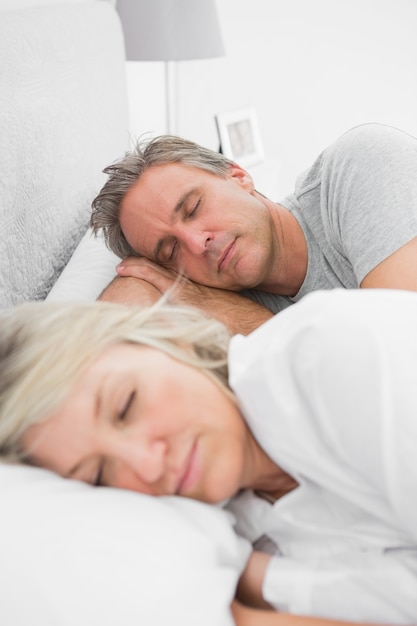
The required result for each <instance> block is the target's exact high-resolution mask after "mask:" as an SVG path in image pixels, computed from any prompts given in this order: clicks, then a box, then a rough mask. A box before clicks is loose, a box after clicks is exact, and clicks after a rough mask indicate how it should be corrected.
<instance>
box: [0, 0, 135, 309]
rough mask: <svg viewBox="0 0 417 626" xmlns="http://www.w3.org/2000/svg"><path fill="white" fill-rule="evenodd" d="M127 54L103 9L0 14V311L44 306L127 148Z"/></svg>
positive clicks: (65, 7) (113, 17) (92, 5)
mask: <svg viewBox="0 0 417 626" xmlns="http://www.w3.org/2000/svg"><path fill="white" fill-rule="evenodd" d="M127 129H128V120H127V98H126V83H125V63H124V44H123V37H122V30H121V26H120V22H119V20H118V17H117V13H116V11H115V10H114V8H113V7H112V5H111V4H110V3H108V2H99V1H97V0H96V1H91V2H74V3H71V4H57V5H48V6H45V7H39V8H38V7H36V8H28V9H20V10H16V11H2V12H0V306H1V307H3V308H4V307H9V306H11V305H13V304H17V303H19V302H21V301H23V300H28V299H43V298H44V297H45V296H46V295H47V293H48V291H49V290H50V288H51V286H52V285H53V284H54V282H55V280H56V278H57V277H58V276H59V274H60V272H61V270H62V269H63V267H64V266H65V264H66V262H67V261H68V259H69V258H70V256H71V254H72V252H73V250H74V248H75V247H76V245H77V244H78V242H79V240H80V239H81V237H82V235H83V234H84V232H85V230H86V227H87V223H88V219H89V215H90V203H91V200H92V199H93V197H94V195H95V194H96V193H97V191H98V190H99V188H100V187H101V185H102V183H103V181H104V175H103V174H102V173H101V172H102V169H103V167H104V166H105V165H107V164H109V163H110V162H112V161H113V160H115V159H117V158H119V157H120V156H121V155H122V154H123V153H124V151H125V150H126V148H127V142H128V132H127Z"/></svg>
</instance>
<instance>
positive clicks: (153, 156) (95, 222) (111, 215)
mask: <svg viewBox="0 0 417 626" xmlns="http://www.w3.org/2000/svg"><path fill="white" fill-rule="evenodd" d="M165 163H181V164H183V165H187V166H190V167H198V168H200V169H203V170H206V171H208V172H211V173H212V174H216V175H218V176H220V177H222V178H225V177H226V175H227V173H228V171H229V167H230V166H231V165H232V164H233V163H232V161H230V160H229V159H227V158H226V157H224V156H223V155H222V154H220V153H218V152H214V151H213V150H210V149H209V148H204V147H203V146H200V145H199V144H197V143H194V142H193V141H189V140H187V139H182V138H181V137H175V136H173V135H161V136H158V137H155V138H153V139H151V140H149V141H138V143H137V144H136V146H135V148H134V150H133V151H131V152H127V153H126V154H125V156H124V157H123V158H122V159H121V160H120V161H117V162H115V163H113V164H111V165H109V166H108V167H106V168H105V169H104V170H103V171H104V173H105V174H108V176H109V178H108V179H107V181H106V183H105V184H104V186H103V188H102V189H101V191H100V193H99V194H98V196H97V197H96V198H95V199H94V200H93V202H92V209H93V212H92V215H91V219H90V226H91V228H92V230H93V232H94V233H95V234H97V232H98V231H99V230H100V229H103V234H104V239H105V242H106V244H107V246H108V248H110V250H112V251H113V252H114V253H115V254H117V255H118V256H119V257H120V258H124V257H126V256H131V255H133V256H138V253H137V252H136V251H135V250H133V248H132V247H131V246H130V244H129V243H128V242H127V241H126V238H125V236H124V234H123V232H122V229H121V227H120V224H119V212H120V205H121V203H122V201H123V198H124V197H125V195H126V193H127V192H128V191H129V189H130V188H131V187H132V185H134V184H135V183H136V182H137V181H138V180H139V179H140V177H141V176H142V174H143V173H144V172H145V171H146V170H147V169H148V168H149V167H153V166H156V165H162V164H165Z"/></svg>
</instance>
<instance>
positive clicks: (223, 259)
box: [217, 239, 236, 272]
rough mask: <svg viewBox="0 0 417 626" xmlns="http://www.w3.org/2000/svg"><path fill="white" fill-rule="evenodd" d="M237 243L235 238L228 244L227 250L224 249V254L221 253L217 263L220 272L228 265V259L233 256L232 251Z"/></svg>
mask: <svg viewBox="0 0 417 626" xmlns="http://www.w3.org/2000/svg"><path fill="white" fill-rule="evenodd" d="M235 243H236V239H233V241H232V243H230V244H229V245H228V246H226V248H225V250H223V252H222V254H221V255H220V257H219V260H218V263H217V271H218V272H221V271H222V270H223V269H224V268H225V267H226V265H227V263H228V261H229V260H230V258H231V256H232V252H233V250H234V247H235Z"/></svg>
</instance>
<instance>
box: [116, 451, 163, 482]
mask: <svg viewBox="0 0 417 626" xmlns="http://www.w3.org/2000/svg"><path fill="white" fill-rule="evenodd" d="M166 451H167V445H166V443H165V442H164V441H161V440H154V441H148V442H138V441H131V442H128V444H127V445H126V446H124V449H123V450H120V455H119V458H118V463H117V464H116V467H115V482H116V483H118V485H116V486H121V485H120V483H121V482H123V483H125V482H126V481H127V480H128V482H129V484H130V483H132V481H133V483H134V482H136V483H137V485H138V488H137V490H138V491H141V489H140V488H139V486H140V485H141V484H142V483H143V484H144V485H146V486H149V487H152V485H154V484H156V483H159V482H161V481H162V480H163V478H164V476H165V471H166ZM133 483H132V485H133ZM144 491H147V489H144Z"/></svg>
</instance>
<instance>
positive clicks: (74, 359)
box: [0, 300, 231, 461]
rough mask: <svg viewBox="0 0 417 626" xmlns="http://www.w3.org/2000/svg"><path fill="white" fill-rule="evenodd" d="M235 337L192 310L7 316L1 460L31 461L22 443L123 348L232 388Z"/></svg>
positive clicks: (49, 307)
mask: <svg viewBox="0 0 417 626" xmlns="http://www.w3.org/2000/svg"><path fill="white" fill-rule="evenodd" d="M229 338H230V336H229V333H228V331H227V329H226V328H225V326H223V324H221V323H220V322H218V321H216V320H213V319H209V318H207V317H205V316H204V315H203V314H202V313H201V312H200V311H197V310H196V309H193V308H191V307H185V306H173V305H169V304H165V303H164V301H162V300H161V301H160V302H158V303H156V304H155V305H153V306H152V307H146V308H139V307H127V306H123V305H119V304H112V303H106V302H87V303H74V304H73V303H58V302H30V303H25V304H21V305H18V306H16V307H15V308H13V309H10V310H8V311H5V312H3V313H2V314H0V456H1V457H2V459H3V460H8V461H24V460H25V453H24V451H23V450H22V449H21V446H20V445H19V442H20V440H21V437H22V435H23V433H24V432H25V431H26V429H27V428H28V427H29V426H30V425H31V424H34V423H36V422H39V421H41V420H42V419H44V418H45V417H47V416H48V414H50V413H51V412H52V411H53V410H54V408H56V407H57V406H58V405H59V404H60V403H61V402H62V401H63V400H64V399H65V396H66V395H67V394H68V393H69V391H70V389H71V387H72V385H73V384H74V383H75V381H76V380H77V378H78V377H79V376H80V375H81V373H82V372H83V370H84V369H85V368H86V367H87V366H88V365H89V364H90V363H91V362H92V361H93V360H94V359H95V358H97V357H98V355H99V354H100V353H101V352H103V351H104V350H105V349H106V348H107V347H109V346H110V345H113V344H117V343H120V342H129V343H137V344H143V345H146V346H151V347H153V348H157V349H158V350H162V351H163V352H165V353H166V354H168V355H170V356H172V357H174V358H175V359H178V360H180V361H182V362H184V363H187V364H189V365H192V366H194V367H197V368H199V369H201V370H203V371H204V372H205V373H206V374H207V375H208V376H210V377H211V378H212V379H213V380H214V381H215V382H216V383H218V384H221V386H222V387H223V388H224V390H225V391H226V392H227V393H231V392H230V391H229V389H228V384H227V376H228V372H227V347H228V342H229Z"/></svg>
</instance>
